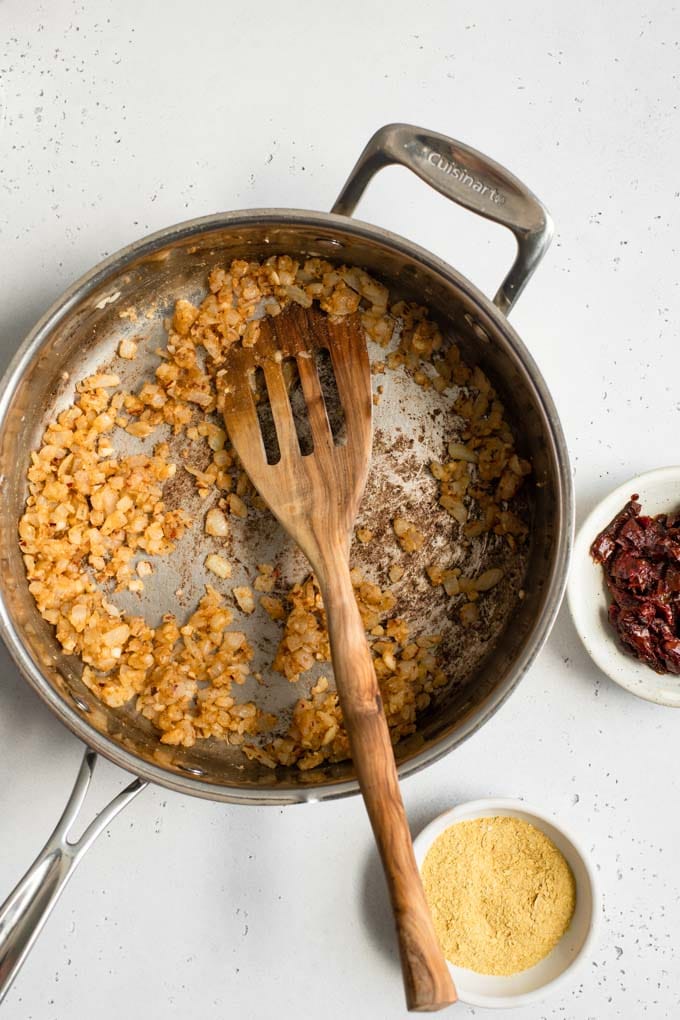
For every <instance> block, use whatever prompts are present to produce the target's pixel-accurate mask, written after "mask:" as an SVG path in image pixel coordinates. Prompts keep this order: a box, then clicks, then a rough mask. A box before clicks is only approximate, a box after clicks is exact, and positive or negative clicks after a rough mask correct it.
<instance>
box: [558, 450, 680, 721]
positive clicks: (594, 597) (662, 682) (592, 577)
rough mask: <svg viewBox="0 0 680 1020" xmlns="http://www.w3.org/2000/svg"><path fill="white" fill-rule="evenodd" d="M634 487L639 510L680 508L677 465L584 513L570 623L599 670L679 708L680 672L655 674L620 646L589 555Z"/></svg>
mask: <svg viewBox="0 0 680 1020" xmlns="http://www.w3.org/2000/svg"><path fill="white" fill-rule="evenodd" d="M634 492H637V493H638V495H639V497H640V503H641V504H642V513H643V514H648V515H649V516H651V517H653V516H655V514H660V513H670V512H671V511H674V510H677V509H678V508H680V467H665V468H657V470H655V471H648V472H647V473H646V474H644V475H638V477H637V478H631V480H630V481H629V482H626V483H625V485H620V486H619V487H618V489H614V491H613V492H611V493H610V494H609V495H608V496H607V497H606V498H605V499H603V500H602V502H601V503H598V505H597V506H596V507H595V509H594V510H593V511H592V513H591V514H590V515H589V516H588V517H587V518H586V520H585V521H584V523H583V525H582V526H581V529H580V531H579V533H578V536H577V538H576V542H575V544H574V552H573V556H572V561H571V571H570V574H569V584H568V587H567V598H568V600H569V608H570V610H571V615H572V618H573V620H574V626H575V627H576V630H577V632H578V635H579V637H580V638H581V641H582V642H583V644H584V645H585V648H586V651H587V652H588V654H589V655H590V657H591V658H592V659H593V661H594V662H595V663H597V665H598V666H599V667H600V669H601V670H602V672H603V673H606V674H607V676H608V677H611V679H612V680H614V681H615V682H616V683H617V684H620V685H621V687H625V689H626V690H627V691H630V692H631V694H635V695H637V697H638V698H644V699H645V701H654V702H655V703H656V704H657V705H668V706H670V707H672V708H678V707H680V677H677V676H673V675H672V674H670V673H668V674H659V673H655V672H654V670H653V669H650V668H649V666H645V665H644V663H642V662H640V661H639V660H638V659H636V658H634V656H632V655H629V654H628V652H626V651H624V649H623V647H622V645H621V642H620V641H619V639H618V636H617V634H616V632H615V631H614V629H613V628H612V626H611V624H610V623H609V620H608V617H607V609H608V606H609V603H610V596H609V594H608V592H607V587H606V584H605V580H604V571H603V570H602V566H601V565H600V564H599V563H596V562H595V561H594V560H593V558H592V556H591V555H590V546H591V545H592V543H593V540H594V539H595V538H596V537H597V536H598V535H599V533H600V532H601V531H602V529H603V528H605V527H606V526H607V525H608V524H609V522H610V521H611V520H612V519H613V518H614V517H615V516H616V514H617V513H618V512H619V510H621V509H622V508H623V507H624V506H625V504H626V503H627V502H628V500H629V499H630V497H631V496H632V495H633V493H634Z"/></svg>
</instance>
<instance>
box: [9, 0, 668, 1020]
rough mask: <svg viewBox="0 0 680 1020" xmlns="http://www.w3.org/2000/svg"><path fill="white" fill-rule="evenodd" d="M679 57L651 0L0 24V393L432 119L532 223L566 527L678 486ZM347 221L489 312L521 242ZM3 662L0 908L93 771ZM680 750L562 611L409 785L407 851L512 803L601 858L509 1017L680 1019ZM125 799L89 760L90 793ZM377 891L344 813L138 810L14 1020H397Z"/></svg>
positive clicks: (30, 17)
mask: <svg viewBox="0 0 680 1020" xmlns="http://www.w3.org/2000/svg"><path fill="white" fill-rule="evenodd" d="M454 8H455V9H454ZM293 11H296V12H297V13H295V14H292V13H291V12H293ZM322 11H323V13H322ZM679 39H680V15H679V13H678V9H677V8H672V7H671V8H669V7H668V5H667V4H664V3H661V2H660V0H653V2H650V3H647V4H645V5H642V6H641V5H639V4H638V3H635V2H633V0H618V2H614V0H601V2H599V3H597V4H594V3H592V2H590V0H574V2H573V3H570V4H565V5H553V4H541V3H534V2H520V3H516V4H507V3H504V2H501V0H487V2H486V3H470V2H460V3H457V4H455V5H453V4H450V3H448V2H447V0H421V2H420V3H418V4H414V3H410V2H409V3H407V2H404V0H394V3H393V4H391V5H389V13H388V9H387V8H386V7H385V5H384V4H377V3H373V4H371V3H367V2H366V0H362V2H359V0H346V2H345V3H343V4H340V5H323V4H321V5H320V4H312V3H308V2H301V3H299V4H297V5H294V4H287V5H284V4H279V3H276V4H275V3H271V2H270V0H260V2H259V3H258V4H252V5H245V4H235V3H233V2H228V0H226V2H225V0H221V2H218V0H199V2H198V3H195V4H188V3H182V2H179V0H178V2H176V3H172V4H166V5H163V6H162V7H160V6H159V5H157V4H154V3H152V2H151V0H134V2H133V0H117V2H116V3H113V2H110V3H107V2H104V0H96V2H90V3H87V4H85V3H71V2H69V0H60V2H58V3H52V4H49V3H43V4H39V3H35V2H34V0H4V2H3V3H2V4H1V5H0V106H2V107H3V109H4V113H3V117H2V120H1V121H0V125H1V126H0V232H1V237H0V246H1V247H0V251H1V262H2V273H1V274H0V308H1V309H2V322H1V326H0V336H1V343H2V367H4V364H5V363H6V361H7V360H8V359H9V357H10V355H11V354H12V352H13V351H14V349H15V348H16V346H17V345H18V344H19V342H20V341H21V339H22V337H23V336H24V334H25V333H26V331H27V330H28V328H29V327H30V326H31V325H32V324H33V322H34V321H35V319H37V317H38V316H39V315H40V314H41V313H42V311H43V310H44V309H45V308H46V306H47V305H48V304H49V303H50V302H51V301H52V300H53V299H54V298H55V297H56V296H57V295H58V294H59V293H60V292H61V291H62V289H63V288H64V287H65V286H66V285H67V284H68V283H69V282H70V281H71V280H73V279H74V278H75V277H77V276H79V275H80V274H81V273H83V272H84V271H85V270H86V269H88V268H89V267H90V266H91V265H92V264H93V263H95V262H96V261H98V260H99V259H100V258H101V257H102V256H104V255H106V254H108V253H110V252H112V251H115V250H116V249H117V248H119V247H120V246H122V245H124V244H126V243H128V242H129V241H132V240H134V239H135V238H137V237H139V236H140V235H142V234H145V233H148V232H150V231H153V230H156V229H158V228H160V227H162V226H164V225H166V224H169V223H173V222H175V221H177V220H180V219H185V218H188V217H190V216H196V215H200V214H203V213H209V212H213V211H216V210H219V209H224V208H240V207H248V206H268V205H278V206H287V205H289V206H300V207H309V208H318V209H327V208H329V207H330V205H331V203H332V200H333V199H334V197H335V195H336V193H337V192H338V190H339V188H340V186H341V184H342V182H343V180H344V177H345V175H346V174H347V172H348V171H349V169H350V167H351V166H352V164H353V162H354V160H355V158H356V156H357V154H358V152H359V151H360V149H361V148H362V146H363V144H364V143H365V141H366V140H367V139H368V137H369V135H370V134H371V133H372V131H373V130H374V129H375V128H376V127H378V126H379V125H381V124H383V123H386V122H389V121H393V120H403V121H410V122H413V123H422V124H423V125H424V126H426V127H430V128H433V129H435V130H440V131H444V132H447V133H449V134H452V135H453V136H454V137H458V138H460V139H462V140H463V141H466V142H468V143H469V144H471V145H474V146H476V147H477V148H480V149H482V150H483V151H486V152H488V153H489V155H491V156H493V157H495V158H496V159H498V160H499V161H500V162H502V163H504V164H505V165H507V166H508V167H509V168H510V169H511V170H513V171H514V172H515V173H516V174H517V175H518V176H520V177H521V178H523V179H524V180H525V181H526V182H527V184H528V185H529V186H530V187H531V188H532V189H533V190H534V191H535V192H536V193H537V194H538V195H540V197H541V198H543V199H544V201H545V202H546V204H547V205H548V207H549V208H550V210H551V212H552V214H553V216H554V219H555V222H556V225H557V237H556V241H555V243H554V245H553V247H552V249H551V251H550V253H549V255H548V257H547V258H546V261H545V265H544V266H543V267H541V269H540V271H539V272H538V273H537V275H536V277H535V279H534V280H533V281H532V283H531V285H530V286H529V288H528V289H527V292H526V293H525V294H524V295H523V297H522V298H521V300H520V302H519V304H518V307H517V309H516V311H515V312H514V313H513V316H512V318H513V323H514V325H515V327H516V328H517V329H518V331H519V333H520V335H521V336H522V337H523V338H524V339H525V341H526V342H527V344H528V345H529V347H530V349H531V350H532V351H533V353H534V355H535V356H536V358H537V360H538V362H539V364H540V366H541V368H542V370H543V372H544V374H545V376H546V379H547V381H548V383H549V385H550V387H551V388H552V391H553V394H554V396H555V399H556V402H557V405H558V408H559V410H560V412H561V415H562V420H563V424H564V427H565V431H566V434H567V438H568V441H569V444H570V448H571V451H572V454H573V464H574V468H575V475H576V484H577V493H578V495H577V511H578V520H581V519H582V518H583V516H584V515H585V513H587V511H588V510H589V509H590V508H591V507H592V506H593V505H594V503H595V502H596V501H597V500H598V499H599V498H600V497H601V496H602V495H603V494H604V493H605V492H606V491H607V490H608V489H610V488H612V487H613V486H615V485H618V484H619V483H620V482H622V481H625V480H626V478H627V477H629V476H631V475H635V474H637V473H639V472H641V471H643V470H645V469H648V468H652V467H655V466H658V465H661V464H665V463H673V462H674V461H678V459H680V455H679V454H678V442H677V440H678V425H679V423H680V414H679V413H678V412H679V410H680V400H679V396H678V393H679V391H678V383H677V378H678V374H679V373H680V344H679V343H678V319H679V316H680V308H679V304H678V296H679V293H678V284H679V281H680V248H679V242H678V238H679V237H680V179H679V178H678V157H679V156H680V128H679V125H680V116H679V113H678V102H679V100H680V71H679V68H680V46H679V42H678V40H679ZM360 214H361V216H362V218H364V219H367V220H372V221H374V222H376V223H379V224H382V225H384V226H387V227H390V228H392V229H394V230H396V231H397V232H400V233H403V234H405V235H406V236H408V237H411V238H413V239H414V240H416V241H418V242H420V243H421V244H424V245H425V246H427V247H429V248H431V249H432V250H433V251H435V252H437V253H438V254H440V255H442V256H443V257H444V258H446V259H448V260H449V261H451V262H452V263H453V264H455V265H456V266H458V267H459V268H460V269H461V270H462V271H463V272H464V273H466V274H467V275H468V276H470V277H471V279H473V280H475V281H476V282H478V283H479V284H480V285H481V286H482V287H483V288H484V289H486V290H487V291H492V290H494V289H495V286H496V284H497V282H498V280H499V279H500V277H501V275H502V274H503V272H504V269H505V267H506V265H507V263H508V261H509V259H510V257H511V252H512V239H511V238H510V237H509V235H508V236H505V232H504V231H502V230H500V229H499V228H497V227H494V226H493V225H491V224H487V223H483V222H481V221H479V220H478V219H476V218H474V217H471V216H470V215H469V214H465V213H463V212H462V211H460V210H456V209H454V208H452V207H451V206H450V205H449V204H447V203H446V202H445V201H444V199H442V198H440V197H439V196H437V195H435V194H433V193H431V192H428V190H427V189H426V188H425V187H424V186H422V185H421V184H420V183H419V182H418V181H416V180H415V179H414V178H412V177H410V176H409V175H408V174H407V173H406V171H403V170H398V169H392V170H388V171H385V172H384V173H383V174H382V175H381V177H380V178H379V179H378V180H377V181H376V182H375V184H374V185H373V186H372V187H371V189H370V193H369V194H368V196H367V198H366V200H365V202H364V203H363V205H362V207H361V211H360ZM1 654H2V682H1V683H0V776H1V777H2V782H1V785H0V817H1V818H2V826H1V831H2V839H1V840H0V897H1V896H4V895H5V893H6V892H8V891H9V889H10V888H11V887H12V886H13V884H14V883H15V881H16V880H17V879H18V878H19V876H20V875H21V874H22V872H23V871H24V869H25V868H26V867H27V865H28V863H29V862H30V861H31V860H32V858H33V856H34V854H35V853H36V852H37V851H38V849H39V848H40V846H41V845H42V842H43V840H44V838H45V837H46V835H47V833H48V831H49V830H50V828H51V826H52V824H53V823H54V821H55V820H56V818H57V816H58V815H59V813H60V812H61V809H62V806H63V804H64V801H65V798H66V794H67V791H68V790H69V789H70V786H71V783H72V781H73V779H74V776H75V773H76V770H77V767H78V763H79V760H80V756H81V750H82V749H81V745H80V744H79V743H78V741H77V740H76V739H75V738H74V737H72V736H71V735H70V734H69V733H68V732H67V731H66V730H65V729H64V728H62V727H61V726H60V724H59V723H57V722H56V721H55V720H54V719H53V718H52V716H51V715H50V713H49V712H48V710H47V709H46V708H45V707H44V706H43V705H42V704H41V703H40V702H39V700H38V698H37V697H36V696H35V695H34V694H33V693H32V692H31V691H30V690H29V689H28V687H27V686H26V685H25V684H24V683H23V682H22V681H21V679H20V678H19V676H18V675H17V672H16V670H15V668H14V667H13V666H12V664H11V663H10V661H9V659H8V657H7V655H6V654H5V653H4V651H3V652H2V653H1ZM679 730H680V714H676V713H674V712H673V711H671V710H668V709H663V708H658V707H656V706H654V705H651V704H646V703H643V702H640V701H637V700H635V699H634V698H632V697H631V696H630V695H628V694H626V693H624V692H623V691H622V690H620V689H619V688H617V687H615V686H614V685H612V684H611V683H610V682H609V681H608V680H607V679H606V678H605V677H604V676H602V675H601V674H600V673H599V672H598V671H597V669H596V668H595V667H594V666H592V665H591V664H590V662H589V660H588V659H587V658H586V656H585V653H584V652H583V650H582V649H581V647H580V645H579V643H578V640H577V638H576V635H575V633H574V630H573V627H572V624H571V622H570V619H569V616H568V614H567V612H566V608H563V610H562V612H561V614H560V617H559V620H558V623H557V625H556V627H555V630H554V632H553V634H552V637H551V639H550V641H549V643H548V645H547V647H546V649H545V651H544V652H543V653H542V654H541V656H540V658H539V659H538V661H537V662H536V663H535V665H534V666H533V668H532V669H531V672H530V673H529V675H528V676H527V677H526V678H525V680H524V681H523V682H522V684H521V685H520V687H519V688H518V690H517V692H516V693H515V694H514V695H513V697H512V698H511V699H510V701H509V702H508V703H507V704H506V705H505V707H504V708H503V709H502V710H501V712H500V713H499V714H498V715H497V716H496V717H495V718H494V719H493V720H492V721H491V722H490V723H488V725H486V726H485V727H484V728H483V730H482V731H481V732H479V733H478V734H477V735H476V736H475V737H474V738H473V739H472V740H470V741H469V742H468V743H466V744H465V745H464V746H463V747H462V748H460V749H459V750H457V751H456V752H455V753H454V754H453V755H451V756H449V757H448V758H446V759H444V760H443V761H440V762H439V763H438V764H436V765H434V766H432V767H431V768H429V769H428V770H427V771H426V772H423V773H421V774H419V775H417V776H416V777H414V778H412V779H410V780H408V781H407V782H406V783H405V785H404V797H405V800H406V805H407V809H408V812H409V816H410V819H411V822H412V824H413V827H414V829H416V830H417V829H418V828H420V827H421V826H422V825H423V824H424V823H425V822H426V821H427V820H429V819H430V818H431V817H432V816H433V815H434V814H436V813H437V812H439V811H441V810H442V809H443V808H445V807H448V806H449V805H451V804H453V803H455V802H457V801H460V800H466V799H470V798H476V797H484V796H487V795H507V796H511V797H523V798H526V799H527V801H529V802H531V803H533V804H535V805H537V806H539V807H541V808H543V809H545V810H547V811H549V812H552V813H553V814H554V815H555V816H556V817H557V819H558V820H561V821H563V822H564V823H566V824H568V826H569V827H570V828H571V829H572V830H573V831H574V832H575V833H576V834H577V835H578V836H579V837H580V839H581V841H582V842H583V843H584V844H585V846H586V847H587V848H588V849H589V850H590V852H591V854H592V857H593V860H594V861H595V863H596V866H597V869H598V871H599V876H600V880H601V883H602V890H603V894H604V916H603V923H602V926H601V932H600V940H599V943H598V945H597V946H596V948H595V951H594V953H593V956H592V958H591V959H589V960H588V961H587V962H586V963H585V965H584V966H583V968H582V969H581V970H580V972H579V973H578V974H577V975H576V976H575V979H574V981H573V983H572V985H571V987H570V988H568V990H566V991H565V992H564V993H563V994H561V995H560V996H558V997H556V998H552V999H548V1000H547V1001H546V1002H545V1003H544V1004H543V1005H541V1006H534V1007H531V1008H527V1009H520V1010H517V1011H516V1012H515V1013H514V1014H513V1016H514V1020H543V1018H546V1020H547V1018H550V1020H552V1018H560V1020H562V1018H564V1020H609V1018H615V1017H616V1018H618V1017H621V1018H623V1020H641V1018H654V1020H662V1018H671V1017H673V1018H676V1017H677V1016H678V1013H679V1011H680V967H679V966H678V949H677V939H678V931H679V930H680V890H679V882H680V879H679V875H680V865H679V863H678V861H679V859H680V855H679V853H678V851H679V850H680V846H679V842H680V841H679V837H678V833H679V831H680V827H679V825H678V818H677V816H678V803H679V801H680V783H679V780H678V772H679V770H678V764H677V748H678V733H679ZM121 779H122V774H121V773H120V772H118V771H117V770H116V769H114V768H113V767H112V766H109V765H108V764H106V763H102V765H101V767H100V770H99V775H98V778H97V782H96V786H97V790H98V793H97V796H96V799H97V800H99V799H100V798H102V799H103V797H104V796H105V794H106V793H107V792H110V791H111V790H112V789H114V788H116V787H117V786H119V785H121ZM381 882H382V880H381V878H380V875H379V872H378V868H377V865H376V861H375V855H374V852H373V849H372V843H371V839H370V836H369V832H368V826H367V824H366V820H365V817H364V811H363V807H362V804H361V802H360V801H359V800H356V799H352V800H349V801H342V802H338V803H334V804H323V805H319V806H310V807H303V808H295V809H287V810H285V811H280V810H277V809H271V808H268V809H265V808H263V809H252V808H249V809H246V808H237V807H229V806H225V805H219V804H212V803H208V802H201V801H197V800H192V799H189V798H187V797H180V796H178V795H173V794H169V793H166V792H165V791H163V790H162V789H150V790H148V791H147V792H146V793H144V794H143V795H142V796H141V797H139V798H138V799H137V801H135V802H134V804H133V805H132V806H131V807H130V808H128V810H127V811H126V812H125V813H124V814H123V815H121V816H120V817H119V818H118V819H117V820H116V821H115V822H114V823H113V824H112V826H111V828H110V831H108V832H107V833H106V834H105V835H104V836H102V838H101V839H100V841H99V843H98V844H96V845H95V847H94V848H93V849H92V850H91V851H90V854H89V855H88V856H87V857H86V858H85V860H84V862H83V864H82V866H81V869H80V871H79V872H78V873H77V875H76V876H75V877H74V879H73V882H72V884H71V886H70V887H69V888H68V889H67V890H66V892H65V894H64V896H63V898H62V900H61V902H60V903H59V905H58V906H57V909H56V910H55V912H54V915H53V916H52V918H51V919H50V921H49V923H48V926H47V928H46V930H45V932H44V933H43V935H42V937H41V939H40V940H39V942H38V944H37V946H36V948H35V949H34V951H33V953H32V955H31V957H30V958H29V960H28V962H27V964H26V965H25V967H24V970H23V971H22V973H21V975H20V977H19V979H18V980H17V982H16V985H15V987H14V989H13V990H12V991H11V993H10V995H9V997H8V999H7V1001H6V1004H5V1006H4V1007H3V1009H4V1012H3V1013H2V1015H3V1016H7V1017H8V1018H16V1020H29V1018H30V1020H81V1018H83V1020H84V1018H89V1017H93V1016H96V1017H97V1018H98V1020H117V1018H118V1017H119V1016H121V1015H123V1014H124V1015H126V1016H129V1017H132V1018H137V1017H148V1018H150V1020H156V1018H161V1017H162V1018H164V1020H165V1018H169V1017H177V1018H180V1017H181V1018H185V1017H188V1016H192V1017H197V1018H198V1017H200V1018H201V1020H210V1018H220V1020H223V1018H224V1017H226V1016H242V1017H247V1018H249V1020H251V1018H252V1020H259V1018H265V1017H270V1016H275V1017H278V1018H285V1020H288V1018H290V1020H296V1018H298V1017H305V1016H311V1015H314V1014H319V1015H323V1016H324V1017H327V1018H328V1020H342V1018H344V1017H346V1016H352V1017H353V1018H354V1020H383V1018H390V1020H391V1018H400V1017H405V1016H406V1014H405V1012H404V1009H403V1005H402V992H401V982H400V978H399V973H398V967H397V961H396V950H395V943H394V940H393V937H392V934H391V930H390V922H389V917H388V915H387V911H386V905H385V901H384V897H383V888H382V884H381ZM481 1012H482V1011H480V1010H477V1011H475V1010H473V1009H467V1008H466V1007H465V1006H459V1007H457V1008H456V1009H455V1010H454V1011H452V1012H451V1013H450V1015H451V1016H454V1015H455V1016H457V1017H468V1016H472V1015H475V1013H476V1014H477V1015H480V1014H481ZM447 1015H449V1014H447Z"/></svg>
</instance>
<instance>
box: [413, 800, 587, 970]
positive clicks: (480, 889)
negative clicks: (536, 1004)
mask: <svg viewBox="0 0 680 1020" xmlns="http://www.w3.org/2000/svg"><path fill="white" fill-rule="evenodd" d="M422 878H423V886H424V889H425V895H426V897H427V901H428V903H429V906H430V910H431V911H432V917H433V920H434V925H435V929H436V932H437V937H438V939H439V942H440V944H441V947H442V950H443V952H444V955H445V957H446V959H447V960H449V962H450V963H453V964H454V965H455V966H457V967H466V968H467V969H468V970H473V971H476V972H477V973H478V974H494V975H510V974H517V973H519V971H522V970H526V969H527V968H528V967H532V966H533V965H534V964H536V963H538V962H539V961H540V960H542V959H543V958H544V957H546V956H547V955H548V953H550V951H551V950H552V949H553V948H554V947H555V946H556V945H557V943H558V942H559V940H560V939H561V938H562V936H563V935H564V933H565V931H566V930H567V928H568V927H569V924H570V922H571V918H572V916H573V913H574V907H575V904H576V884H575V882H574V876H573V875H572V872H571V869H570V867H569V865H568V864H567V862H566V860H565V859H564V857H563V856H562V854H561V853H560V851H559V850H558V849H557V847H556V846H555V845H554V843H552V842H551V841H550V840H549V839H548V837H547V836H546V835H545V834H544V833H543V832H541V831H540V830H539V829H537V828H536V827H535V826H533V825H530V824H529V823H528V822H525V821H522V820H521V819H519V818H511V817H506V816H497V817H493V818H477V819H474V820H473V821H466V822H458V823H456V824H454V825H451V826H450V827H449V828H448V829H446V830H445V831H444V832H443V833H442V834H441V835H440V836H439V837H438V838H437V839H436V840H435V842H434V843H433V845H432V846H431V848H430V850H429V852H428V854H427V856H426V858H425V861H424V863H423V867H422Z"/></svg>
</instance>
